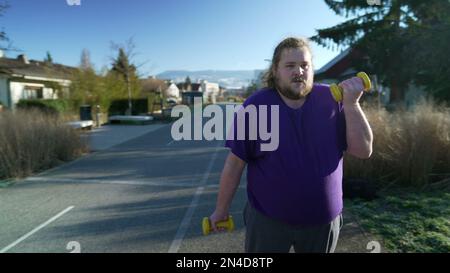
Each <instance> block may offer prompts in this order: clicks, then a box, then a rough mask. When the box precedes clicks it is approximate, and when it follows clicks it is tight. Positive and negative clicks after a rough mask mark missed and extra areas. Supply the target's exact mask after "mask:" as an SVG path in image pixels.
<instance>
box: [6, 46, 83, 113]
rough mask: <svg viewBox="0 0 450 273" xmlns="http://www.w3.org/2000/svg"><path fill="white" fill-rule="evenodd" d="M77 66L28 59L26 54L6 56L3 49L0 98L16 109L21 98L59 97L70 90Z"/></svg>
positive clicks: (7, 105) (8, 106)
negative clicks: (14, 56) (13, 56)
mask: <svg viewBox="0 0 450 273" xmlns="http://www.w3.org/2000/svg"><path fill="white" fill-rule="evenodd" d="M76 70H77V68H75V67H70V66H65V65H61V64H56V63H48V62H41V61H35V60H28V58H27V56H26V55H25V54H22V55H19V56H18V57H17V58H15V59H13V58H7V57H5V56H4V54H3V52H0V102H1V104H3V105H4V106H5V107H7V108H10V109H15V105H16V104H17V103H18V102H19V100H20V99H57V98H58V97H60V96H61V95H63V94H68V92H69V86H70V84H71V80H70V79H71V76H72V74H73V73H74V72H75V71H76Z"/></svg>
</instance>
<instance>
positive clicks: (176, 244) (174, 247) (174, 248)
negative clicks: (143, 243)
mask: <svg viewBox="0 0 450 273" xmlns="http://www.w3.org/2000/svg"><path fill="white" fill-rule="evenodd" d="M220 144H221V142H219V145H220ZM218 150H219V149H218V147H216V150H215V151H214V154H213V156H212V158H211V160H210V161H209V165H208V168H207V169H206V172H205V173H204V174H203V179H202V181H201V183H200V185H203V186H201V187H198V188H197V191H196V192H195V195H194V198H193V199H192V202H191V204H190V206H189V209H188V211H187V212H186V214H185V215H184V218H183V220H182V221H181V224H180V226H179V227H178V230H177V233H176V234H175V238H174V239H173V241H172V244H171V245H170V248H169V251H168V252H169V253H177V252H178V250H179V249H180V245H181V242H182V241H183V238H184V235H186V231H187V230H188V228H189V224H190V222H191V219H192V215H194V211H195V209H196V207H197V205H198V200H199V199H200V195H201V194H202V193H203V190H204V189H205V186H204V185H205V184H206V180H207V179H208V177H209V173H210V172H211V169H212V166H213V164H214V161H215V160H216V157H217V151H218Z"/></svg>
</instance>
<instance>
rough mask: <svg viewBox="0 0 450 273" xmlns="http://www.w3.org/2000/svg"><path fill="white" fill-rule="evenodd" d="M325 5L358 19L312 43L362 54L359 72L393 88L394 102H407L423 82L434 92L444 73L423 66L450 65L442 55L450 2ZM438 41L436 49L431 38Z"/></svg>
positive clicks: (331, 0) (346, 0)
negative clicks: (410, 87) (416, 85)
mask: <svg viewBox="0 0 450 273" xmlns="http://www.w3.org/2000/svg"><path fill="white" fill-rule="evenodd" d="M324 1H325V3H326V4H327V5H328V6H329V7H330V8H331V10H333V11H334V12H335V13H336V14H337V15H342V16H345V17H346V18H349V17H352V18H350V19H349V20H347V21H345V22H343V23H341V24H338V25H336V26H333V27H329V28H325V29H319V30H317V35H315V36H313V37H311V40H313V41H315V42H317V43H318V44H320V45H323V46H327V47H333V46H335V45H338V46H339V47H347V46H350V47H352V48H353V49H354V50H356V51H357V52H359V54H362V55H363V58H360V59H359V60H360V61H359V62H356V63H355V66H356V68H357V69H360V70H365V71H367V72H369V73H373V74H377V75H378V76H379V79H380V80H381V81H382V83H383V84H384V85H387V86H389V87H390V88H391V101H392V102H399V101H402V100H403V98H404V90H405V89H406V88H407V86H408V84H409V83H411V82H420V83H421V84H422V85H424V86H425V87H426V88H428V89H429V88H431V87H432V86H434V85H433V84H432V82H435V81H436V80H437V79H438V78H439V77H440V76H439V74H440V73H438V74H432V73H431V72H427V71H426V69H422V67H424V65H423V63H422V62H423V61H425V60H427V62H430V61H431V62H430V66H432V67H435V63H436V64H439V67H442V66H446V67H448V66H449V65H450V63H449V61H448V60H449V58H448V54H445V55H440V56H437V54H436V53H437V52H439V53H441V52H443V50H445V44H446V43H448V42H449V41H448V37H449V35H448V29H449V28H448V26H449V25H448V17H449V14H450V3H449V1H442V0H429V1H420V0H386V1H382V4H381V5H373V6H371V5H368V4H367V2H366V1H360V0H342V1H335V0H324ZM439 30H440V31H441V32H439ZM442 32H447V34H445V35H442V34H443V33H442ZM435 35H436V40H438V41H439V42H438V43H432V44H431V43H430V40H429V38H431V37H434V36H435ZM425 41H428V42H427V43H428V47H426V46H425V43H426V42H425ZM419 55H420V56H421V57H420V58H416V56H419ZM430 58H431V59H430ZM442 58H444V59H442ZM431 63H432V64H431ZM432 70H433V71H435V70H436V69H432ZM433 73H434V72H433ZM448 86H449V87H450V84H449V85H448ZM444 89H445V88H444ZM447 90H448V89H447Z"/></svg>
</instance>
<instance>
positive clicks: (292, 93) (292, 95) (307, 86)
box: [276, 80, 312, 100]
mask: <svg viewBox="0 0 450 273" xmlns="http://www.w3.org/2000/svg"><path fill="white" fill-rule="evenodd" d="M291 83H292V81H291ZM276 88H277V90H278V91H279V92H280V93H281V94H282V95H283V96H285V97H286V98H288V99H291V100H300V99H302V98H305V97H306V95H308V94H309V93H310V92H311V90H312V83H309V82H308V81H304V82H303V86H302V89H301V90H300V92H297V90H294V89H293V88H292V87H291V86H290V85H284V86H281V85H280V84H279V81H278V80H276Z"/></svg>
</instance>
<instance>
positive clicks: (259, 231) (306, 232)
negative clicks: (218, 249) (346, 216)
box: [244, 203, 343, 253]
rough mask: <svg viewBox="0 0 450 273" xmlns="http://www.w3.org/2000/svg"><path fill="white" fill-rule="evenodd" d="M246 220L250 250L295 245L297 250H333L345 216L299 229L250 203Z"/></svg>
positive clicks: (280, 249)
mask: <svg viewBox="0 0 450 273" xmlns="http://www.w3.org/2000/svg"><path fill="white" fill-rule="evenodd" d="M244 223H245V226H246V236H245V251H246V252H247V253H260V252H268V253H280V252H281V253H287V252H289V251H290V249H291V247H292V246H293V247H294V250H295V252H297V253H333V252H334V250H335V249H336V245H337V241H338V237H339V231H340V229H341V228H342V225H343V219H342V214H341V215H339V216H338V217H336V218H335V219H334V220H333V221H332V222H331V223H329V224H326V225H321V226H314V227H304V228H298V227H293V226H290V225H287V224H284V223H282V222H279V221H276V220H273V219H271V218H269V217H267V216H265V215H263V214H262V213H260V212H259V211H257V210H256V209H255V208H253V207H252V206H251V205H250V204H249V203H247V205H246V206H245V210H244Z"/></svg>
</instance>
